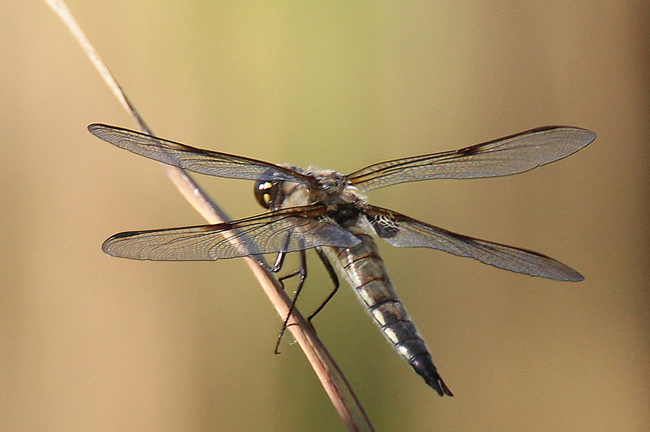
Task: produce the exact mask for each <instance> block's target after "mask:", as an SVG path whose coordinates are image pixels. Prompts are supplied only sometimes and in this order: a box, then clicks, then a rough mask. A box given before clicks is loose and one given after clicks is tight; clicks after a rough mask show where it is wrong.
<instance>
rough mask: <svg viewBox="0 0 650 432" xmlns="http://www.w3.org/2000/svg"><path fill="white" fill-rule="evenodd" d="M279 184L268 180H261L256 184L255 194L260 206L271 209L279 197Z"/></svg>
mask: <svg viewBox="0 0 650 432" xmlns="http://www.w3.org/2000/svg"><path fill="white" fill-rule="evenodd" d="M278 187H279V184H278V183H277V182H271V181H268V180H260V181H256V182H255V189H254V190H253V193H254V194H255V199H257V202H258V203H259V205H261V206H262V207H264V208H265V209H269V208H271V205H272V204H273V201H275V198H276V197H277V195H278Z"/></svg>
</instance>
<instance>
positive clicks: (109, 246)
mask: <svg viewBox="0 0 650 432" xmlns="http://www.w3.org/2000/svg"><path fill="white" fill-rule="evenodd" d="M141 233H142V231H125V232H121V233H117V234H114V235H112V236H110V237H109V238H107V239H106V240H105V241H104V243H102V251H104V253H105V254H106V255H109V256H112V257H114V256H118V255H117V253H116V252H115V250H113V245H114V244H115V241H116V240H120V239H123V238H127V237H133V236H135V235H138V234H141Z"/></svg>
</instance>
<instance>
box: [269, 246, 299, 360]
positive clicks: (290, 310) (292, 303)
mask: <svg viewBox="0 0 650 432" xmlns="http://www.w3.org/2000/svg"><path fill="white" fill-rule="evenodd" d="M299 253H300V268H299V269H298V270H296V271H294V272H292V273H289V274H288V275H285V276H283V277H281V278H279V279H278V281H279V282H280V283H281V284H282V288H284V280H285V279H288V278H291V277H294V276H296V275H300V281H299V282H298V287H297V288H296V295H295V296H294V297H293V301H292V302H291V306H290V307H289V312H288V313H287V316H286V318H285V319H284V323H283V324H282V329H281V330H280V334H279V335H278V341H277V343H276V344H275V351H274V352H275V353H276V354H280V342H281V341H282V336H284V332H285V331H286V330H287V327H288V325H289V318H290V317H291V314H292V313H293V310H294V309H295V307H296V302H297V301H298V296H299V295H300V291H302V287H303V286H304V285H305V280H306V279H307V257H306V254H305V251H304V249H303V250H300V252H299Z"/></svg>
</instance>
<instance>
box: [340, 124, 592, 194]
mask: <svg viewBox="0 0 650 432" xmlns="http://www.w3.org/2000/svg"><path fill="white" fill-rule="evenodd" d="M594 139H596V134H595V133H593V132H591V131H589V130H587V129H581V128H577V127H570V126H547V127H542V128H537V129H532V130H529V131H526V132H521V133H518V134H515V135H511V136H508V137H505V138H500V139H497V140H494V141H489V142H486V143H482V144H476V145H473V146H471V147H466V148H463V149H460V150H455V151H448V152H442V153H434V154H428V155H422V156H414V157H409V158H405V159H396V160H392V161H387V162H382V163H378V164H374V165H370V166H368V167H365V168H362V169H360V170H359V171H356V172H353V173H352V174H350V175H349V176H348V179H349V180H350V183H352V184H353V185H355V186H356V187H358V188H359V189H360V190H362V191H368V190H371V189H377V188H381V187H385V186H390V185H394V184H398V183H405V182H412V181H420V180H428V179H435V178H448V179H452V178H453V179H470V178H480V177H499V176H506V175H511V174H517V173H521V172H525V171H529V170H531V169H533V168H536V167H538V166H542V165H546V164H548V163H551V162H554V161H556V160H559V159H562V158H565V157H567V156H569V155H571V154H573V153H575V152H577V151H578V150H580V149H582V148H584V147H586V146H587V145H589V143H591V142H592V141H593V140H594Z"/></svg>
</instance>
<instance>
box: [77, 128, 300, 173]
mask: <svg viewBox="0 0 650 432" xmlns="http://www.w3.org/2000/svg"><path fill="white" fill-rule="evenodd" d="M88 130H89V131H90V133H92V134H93V135H95V136H96V137H98V138H100V139H102V140H104V141H106V142H108V143H111V144H113V145H115V146H117V147H119V148H122V149H125V150H128V151H130V152H132V153H135V154H137V155H140V156H144V157H147V158H149V159H153V160H157V161H158V162H162V163H165V164H167V165H173V166H175V167H179V168H183V169H186V170H188V171H193V172H196V173H199V174H207V175H211V176H216V177H226V178H234V179H244V180H269V181H272V180H287V181H298V182H302V183H310V182H311V178H310V177H307V176H304V175H302V174H300V173H297V172H295V171H293V170H291V169H289V168H285V167H282V166H278V165H274V164H272V163H268V162H264V161H260V160H256V159H251V158H247V157H243V156H235V155H231V154H227V153H219V152H213V151H210V150H203V149H199V148H195V147H191V146H188V145H185V144H181V143H178V142H174V141H169V140H166V139H162V138H158V137H154V136H151V135H147V134H143V133H140V132H136V131H132V130H129V129H124V128H120V127H117V126H109V125H105V124H99V123H94V124H91V125H89V126H88Z"/></svg>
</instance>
